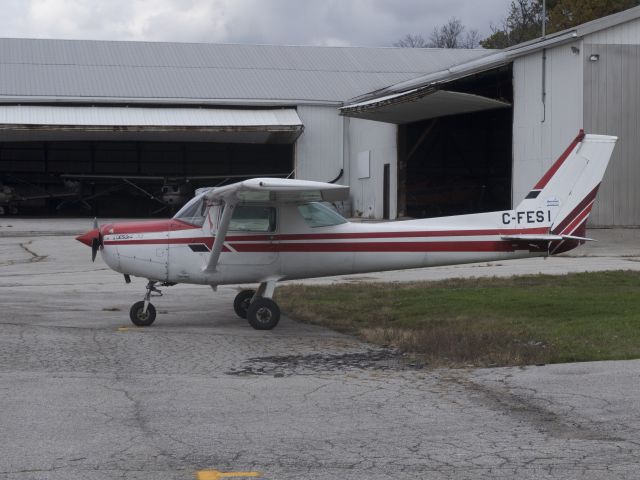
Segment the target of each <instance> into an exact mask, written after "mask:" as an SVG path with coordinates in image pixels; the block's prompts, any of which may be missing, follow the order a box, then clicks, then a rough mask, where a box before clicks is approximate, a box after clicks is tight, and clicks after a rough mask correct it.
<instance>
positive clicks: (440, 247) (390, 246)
mask: <svg viewBox="0 0 640 480" xmlns="http://www.w3.org/2000/svg"><path fill="white" fill-rule="evenodd" d="M232 246H233V248H234V249H236V250H237V251H238V252H239V253H251V252H273V251H276V252H285V253H286V252H302V253H317V252H325V253H328V252H333V253H335V252H386V253H402V252H510V251H513V250H514V248H513V247H512V245H511V243H509V242H504V241H499V240H498V241H478V242H349V243H338V242H330V243H280V244H264V243H233V244H232Z"/></svg>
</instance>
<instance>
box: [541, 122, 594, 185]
mask: <svg viewBox="0 0 640 480" xmlns="http://www.w3.org/2000/svg"><path fill="white" fill-rule="evenodd" d="M583 139H584V130H580V133H579V134H578V136H577V137H576V138H575V139H574V140H573V142H571V145H569V147H568V148H567V149H566V150H565V151H564V152H563V154H562V155H560V158H558V160H556V161H555V163H554V164H553V165H552V166H551V168H550V169H549V170H548V171H547V173H545V174H544V176H543V177H542V178H541V179H540V181H539V182H538V183H536V186H535V187H533V190H542V189H543V188H544V187H545V186H546V185H547V183H549V180H551V177H553V175H554V174H555V173H556V172H557V171H558V169H559V168H560V167H561V166H562V164H563V163H564V161H565V160H566V159H567V157H568V156H569V154H570V153H571V152H572V151H573V149H574V148H576V145H578V143H580V142H581V141H582V140H583Z"/></svg>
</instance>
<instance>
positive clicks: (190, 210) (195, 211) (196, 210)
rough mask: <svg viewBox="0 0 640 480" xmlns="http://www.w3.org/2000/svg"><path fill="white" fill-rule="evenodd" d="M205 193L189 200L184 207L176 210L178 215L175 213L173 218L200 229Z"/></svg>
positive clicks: (202, 220)
mask: <svg viewBox="0 0 640 480" xmlns="http://www.w3.org/2000/svg"><path fill="white" fill-rule="evenodd" d="M205 193H206V192H203V193H201V194H200V195H197V196H195V197H193V198H192V199H191V200H189V201H188V202H187V203H186V204H185V205H184V207H182V208H181V209H180V210H178V213H176V214H175V215H174V216H173V218H175V219H176V220H181V221H183V222H186V223H190V224H191V225H195V226H197V227H201V226H202V225H203V224H204V213H205V202H204V195H205Z"/></svg>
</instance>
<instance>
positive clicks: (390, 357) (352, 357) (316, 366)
mask: <svg viewBox="0 0 640 480" xmlns="http://www.w3.org/2000/svg"><path fill="white" fill-rule="evenodd" d="M422 367H423V365H422V364H416V363H409V360H408V359H407V357H405V356H404V355H403V354H402V353H400V352H398V351H396V350H391V349H377V350H371V351H365V352H350V353H341V354H327V353H313V354H308V355H283V356H271V357H254V358H249V359H247V360H246V361H245V365H244V366H243V367H241V368H233V369H230V370H229V371H227V372H225V373H226V374H227V375H240V376H242V375H273V376H274V377H276V378H280V377H284V376H286V375H296V374H301V373H309V372H312V373H327V372H337V371H352V370H378V371H380V370H406V369H411V370H418V369H421V368H422Z"/></svg>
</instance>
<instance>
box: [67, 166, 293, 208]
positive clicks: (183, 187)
mask: <svg viewBox="0 0 640 480" xmlns="http://www.w3.org/2000/svg"><path fill="white" fill-rule="evenodd" d="M289 175H291V173H272V174H262V175H259V176H261V177H287V176H289ZM249 176H256V175H244V174H229V175H191V176H165V177H160V176H152V175H107V174H84V173H83V174H76V173H65V174H62V175H60V177H61V178H63V179H65V181H68V180H69V179H73V180H76V181H90V182H94V183H95V182H101V181H110V180H117V181H120V182H121V183H119V184H116V185H112V186H110V187H108V188H105V189H103V190H101V191H98V192H97V193H95V194H94V195H91V196H87V197H84V198H79V199H78V200H77V201H80V202H83V203H85V204H87V203H86V201H87V200H93V199H95V198H98V197H101V196H104V195H107V194H110V193H112V192H113V191H115V190H118V189H119V188H123V187H131V188H132V189H133V190H134V191H135V192H137V193H139V194H142V195H144V196H145V197H147V198H148V199H149V200H152V201H154V202H157V203H158V204H159V206H160V208H158V209H157V210H156V211H154V212H151V214H152V215H155V214H156V213H159V212H161V211H163V210H166V209H169V210H170V211H171V213H172V214H173V213H174V212H175V211H176V210H177V208H178V207H181V206H182V205H184V204H185V203H186V202H187V201H188V200H190V199H191V198H192V197H193V192H194V186H193V182H199V181H203V180H218V181H219V183H218V185H221V184H224V183H226V182H227V181H229V180H231V179H232V178H247V177H249ZM157 182H162V186H161V187H160V191H159V192H157V193H153V192H152V191H151V189H150V188H149V187H148V186H147V184H149V183H157ZM154 190H155V189H154ZM68 203H70V202H68Z"/></svg>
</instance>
